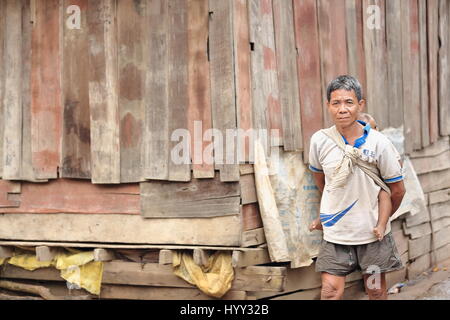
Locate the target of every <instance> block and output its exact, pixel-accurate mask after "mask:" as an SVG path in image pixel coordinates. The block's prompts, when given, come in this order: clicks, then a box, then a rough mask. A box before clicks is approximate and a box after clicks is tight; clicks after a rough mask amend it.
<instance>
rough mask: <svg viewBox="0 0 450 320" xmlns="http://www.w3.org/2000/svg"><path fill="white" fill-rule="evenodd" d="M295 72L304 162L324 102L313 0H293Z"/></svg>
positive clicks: (318, 125) (321, 114)
mask: <svg viewBox="0 0 450 320" xmlns="http://www.w3.org/2000/svg"><path fill="white" fill-rule="evenodd" d="M293 4H294V25H295V39H296V47H297V50H298V55H297V71H298V84H299V89H298V90H299V93H300V107H301V109H300V110H301V119H302V136H303V148H304V152H303V159H304V161H305V163H307V162H308V157H309V142H310V139H311V136H312V135H313V134H314V132H316V131H317V130H319V129H321V128H322V123H323V119H322V118H323V108H322V105H323V103H324V101H323V100H322V94H321V92H322V90H326V88H322V82H321V78H320V61H319V59H317V57H319V56H320V47H319V31H318V21H317V5H316V1H314V0H294V2H293Z"/></svg>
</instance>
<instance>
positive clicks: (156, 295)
mask: <svg viewBox="0 0 450 320" xmlns="http://www.w3.org/2000/svg"><path fill="white" fill-rule="evenodd" d="M166 1H167V0H166ZM246 297H247V294H246V292H245V291H228V292H227V293H226V294H225V295H224V296H223V297H222V298H220V299H221V300H246ZM100 298H102V299H120V300H122V299H126V300H216V298H213V297H210V296H208V295H206V294H204V293H203V292H201V291H200V290H199V289H180V288H152V287H133V286H126V285H123V286H122V285H121V286H114V285H105V286H102V291H101V293H100Z"/></svg>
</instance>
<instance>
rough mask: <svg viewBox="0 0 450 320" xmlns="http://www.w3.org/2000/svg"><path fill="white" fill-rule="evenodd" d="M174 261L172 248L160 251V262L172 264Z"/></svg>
mask: <svg viewBox="0 0 450 320" xmlns="http://www.w3.org/2000/svg"><path fill="white" fill-rule="evenodd" d="M172 262H173V251H172V250H166V249H163V250H160V251H159V261H158V263H159V264H172Z"/></svg>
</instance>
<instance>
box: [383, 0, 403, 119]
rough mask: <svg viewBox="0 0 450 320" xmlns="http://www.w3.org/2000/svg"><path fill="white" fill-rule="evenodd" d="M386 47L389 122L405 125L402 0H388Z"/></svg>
mask: <svg viewBox="0 0 450 320" xmlns="http://www.w3.org/2000/svg"><path fill="white" fill-rule="evenodd" d="M385 3H386V49H387V72H388V79H387V81H388V88H389V90H388V101H389V103H388V106H389V115H388V123H389V125H390V126H391V127H394V128H399V127H400V126H401V125H403V77H402V13H401V3H400V1H386V2H385Z"/></svg>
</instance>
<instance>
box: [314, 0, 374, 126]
mask: <svg viewBox="0 0 450 320" xmlns="http://www.w3.org/2000/svg"><path fill="white" fill-rule="evenodd" d="M317 10H318V22H319V41H320V62H321V79H322V88H323V90H322V101H323V103H322V106H323V119H324V122H323V127H329V126H331V125H333V122H332V120H331V118H330V115H329V114H328V110H327V107H326V104H325V102H326V101H327V97H326V89H327V86H328V84H329V83H330V81H331V80H333V79H335V78H336V77H338V76H340V75H343V74H347V72H348V63H347V45H346V44H347V37H346V31H345V20H346V18H345V0H335V1H328V0H318V1H317ZM364 29H366V28H364ZM367 78H369V75H368V76H367Z"/></svg>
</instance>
